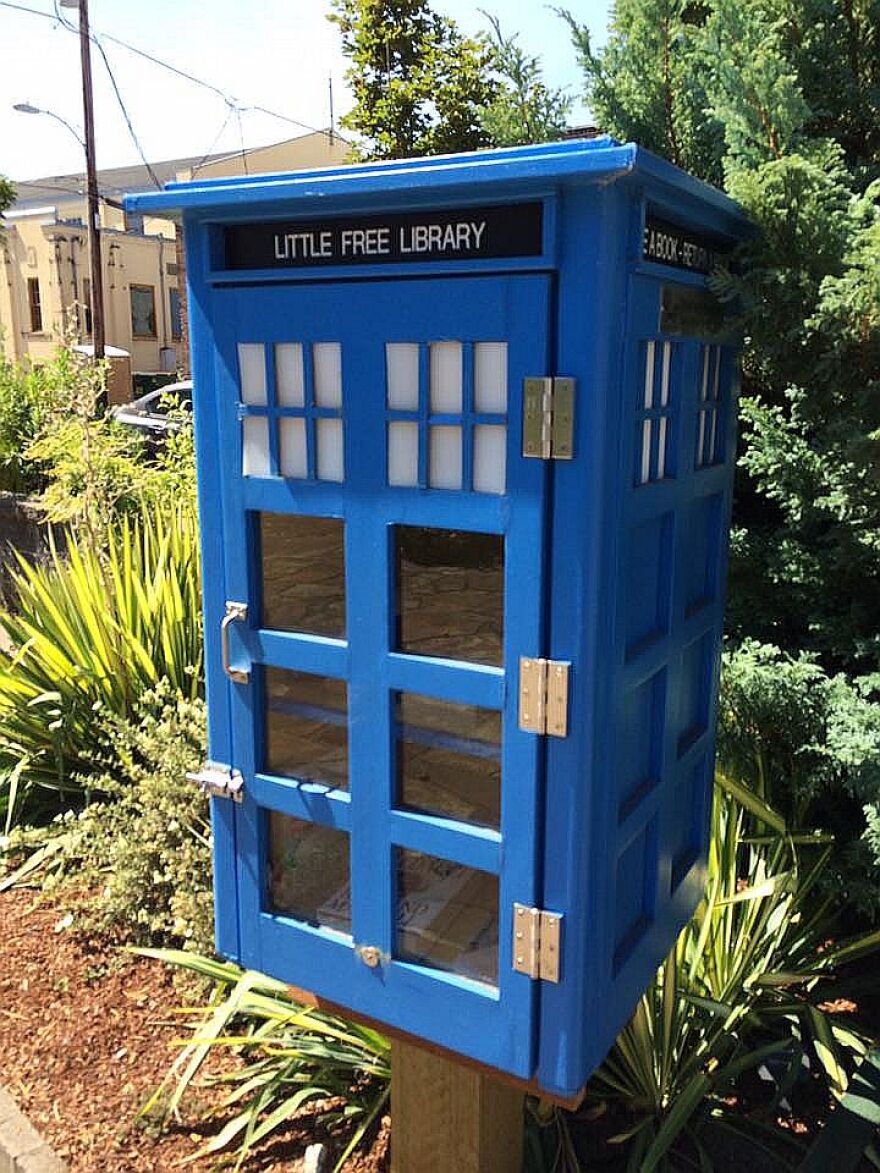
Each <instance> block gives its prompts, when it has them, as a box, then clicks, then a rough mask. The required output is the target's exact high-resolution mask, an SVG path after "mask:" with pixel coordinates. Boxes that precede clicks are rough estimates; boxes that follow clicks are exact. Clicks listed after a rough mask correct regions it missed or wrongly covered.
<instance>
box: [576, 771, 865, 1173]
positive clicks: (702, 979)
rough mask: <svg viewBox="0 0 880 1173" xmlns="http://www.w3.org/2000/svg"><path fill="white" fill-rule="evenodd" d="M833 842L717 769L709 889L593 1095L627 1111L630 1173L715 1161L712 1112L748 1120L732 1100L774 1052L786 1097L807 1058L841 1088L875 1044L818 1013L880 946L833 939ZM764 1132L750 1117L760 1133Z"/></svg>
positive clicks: (623, 1139)
mask: <svg viewBox="0 0 880 1173" xmlns="http://www.w3.org/2000/svg"><path fill="white" fill-rule="evenodd" d="M830 851H831V843H830V839H829V837H828V836H822V835H802V836H794V835H792V834H791V833H790V832H789V830H788V828H787V827H786V825H785V823H784V821H783V820H782V819H781V818H780V816H779V815H778V814H777V813H776V812H775V811H773V810H772V809H771V808H770V807H769V806H768V805H767V804H766V803H765V802H764V801H763V799H762V798H761V797H760V796H758V795H755V794H753V793H752V792H750V791H748V790H746V789H745V788H744V787H742V786H740V785H739V784H738V783H736V782H735V781H734V780H732V779H729V778H724V777H719V779H718V786H717V787H716V799H715V805H714V809H713V816H712V834H711V840H710V849H709V865H708V884H707V888H706V893H705V896H704V898H703V900H702V902H701V903H700V906H699V908H698V909H697V911H696V913H695V915H694V917H693V919H692V920H691V922H690V924H689V925H688V926H687V928H686V929H685V930H684V932H683V933H682V934H681V936H680V937H679V939H678V941H677V943H676V945H675V947H674V949H673V950H672V952H671V953H670V954H669V956H668V958H667V959H666V961H665V962H664V964H663V965H662V966H661V968H660V970H659V971H658V974H657V977H656V979H655V981H654V982H653V983H652V985H651V986H650V988H649V989H648V990H647V991H646V992H645V994H644V996H643V997H642V999H641V1000H640V1002H639V1005H638V1007H637V1008H636V1012H635V1014H634V1016H633V1018H632V1020H631V1021H630V1023H629V1024H628V1025H627V1026H626V1027H625V1028H624V1030H623V1031H622V1032H621V1034H620V1035H619V1037H618V1039H617V1042H616V1043H615V1045H614V1047H613V1049H612V1051H611V1052H610V1054H609V1055H608V1057H607V1059H606V1060H605V1062H604V1063H603V1065H602V1067H601V1068H600V1069H599V1071H598V1072H597V1074H596V1076H595V1077H594V1079H593V1081H592V1082H591V1085H590V1088H589V1098H590V1100H591V1101H592V1103H593V1105H595V1104H596V1102H597V1101H598V1102H601V1103H605V1104H608V1103H609V1102H611V1101H615V1102H617V1103H618V1104H620V1105H622V1106H623V1107H624V1109H625V1110H626V1112H627V1114H628V1115H629V1116H630V1119H631V1123H630V1125H629V1127H627V1128H626V1129H625V1130H624V1131H623V1132H621V1133H620V1134H619V1135H618V1136H616V1137H615V1138H614V1140H615V1141H616V1142H617V1143H619V1144H622V1145H623V1144H625V1146H626V1153H627V1169H628V1170H631V1171H632V1173H636V1171H638V1173H652V1171H653V1170H654V1169H658V1168H663V1169H667V1168H675V1167H682V1166H692V1167H695V1168H701V1169H710V1168H711V1167H712V1164H711V1160H710V1156H709V1153H708V1151H707V1148H706V1145H705V1143H704V1142H705V1136H704V1134H703V1128H704V1125H705V1123H706V1120H707V1118H708V1117H709V1116H713V1117H714V1118H716V1119H718V1118H722V1117H724V1115H725V1113H727V1114H728V1116H729V1119H728V1121H727V1124H729V1125H730V1126H734V1125H735V1126H736V1127H739V1126H740V1122H739V1121H735V1120H734V1119H733V1117H732V1116H730V1113H729V1112H728V1109H729V1108H730V1107H731V1106H732V1105H731V1104H730V1103H729V1102H728V1100H727V1098H728V1097H729V1096H730V1093H731V1091H732V1090H734V1089H735V1085H736V1081H737V1079H738V1078H739V1077H741V1076H742V1075H743V1074H744V1073H745V1072H747V1071H754V1070H756V1069H757V1068H759V1067H761V1066H762V1065H764V1064H766V1063H768V1062H769V1064H770V1066H771V1067H772V1068H774V1069H781V1070H782V1075H781V1076H780V1077H779V1079H778V1081H777V1090H776V1099H777V1101H778V1100H781V1099H782V1098H783V1096H784V1095H785V1094H786V1093H787V1092H788V1091H790V1089H791V1087H792V1086H793V1085H794V1082H795V1080H796V1078H797V1077H798V1075H799V1073H800V1072H801V1070H802V1067H803V1064H804V1061H805V1060H806V1062H807V1064H808V1065H809V1067H810V1069H811V1070H812V1071H814V1072H816V1073H817V1074H818V1075H819V1077H821V1078H822V1079H824V1081H825V1083H826V1085H827V1088H828V1090H829V1092H830V1093H831V1094H832V1095H833V1096H836V1097H840V1096H842V1095H843V1094H844V1093H845V1092H846V1088H847V1085H848V1080H849V1073H850V1072H851V1070H852V1068H853V1066H854V1064H855V1062H857V1061H858V1059H860V1058H861V1057H862V1056H864V1054H865V1053H866V1051H867V1044H866V1040H865V1039H864V1038H863V1037H862V1036H861V1035H860V1034H859V1033H858V1031H857V1030H856V1029H851V1028H850V1027H849V1026H844V1025H842V1024H841V1023H840V1022H839V1021H838V1020H836V1019H835V1018H833V1017H832V1016H831V1015H829V1014H827V1013H825V1012H824V1011H823V1010H822V1009H821V1003H822V1001H823V997H827V994H824V995H823V993H820V989H822V988H823V983H825V986H824V988H825V989H827V981H828V980H829V979H831V978H833V976H834V974H835V971H836V969H837V967H839V966H840V965H842V964H844V963H845V962H849V961H853V960H856V959H857V958H859V957H861V956H863V955H865V954H866V953H868V952H870V951H872V950H874V949H877V948H878V947H880V932H875V933H871V934H867V935H865V936H862V937H860V938H859V939H858V940H855V941H852V942H849V943H847V944H844V945H839V946H835V945H833V944H831V943H830V942H829V940H828V935H829V925H830V924H831V919H830V914H831V910H830V906H829V901H828V900H827V899H823V898H821V897H819V895H818V888H817V885H818V880H819V878H820V876H821V874H822V871H823V869H824V867H825V866H826V864H827V861H828V857H829V854H830ZM805 856H806V857H810V862H809V863H808V864H807V865H805V864H804V858H805ZM758 1130H759V1126H758V1125H757V1123H756V1122H755V1121H752V1122H750V1127H749V1132H750V1139H751V1142H752V1143H763V1142H762V1141H760V1140H758V1139H757V1132H758ZM778 1139H779V1138H778V1137H777V1140H778Z"/></svg>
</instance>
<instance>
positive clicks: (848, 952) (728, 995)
mask: <svg viewBox="0 0 880 1173" xmlns="http://www.w3.org/2000/svg"><path fill="white" fill-rule="evenodd" d="M830 847H831V844H830V841H829V837H828V836H823V835H819V836H816V835H794V834H792V833H791V831H790V829H789V828H788V827H787V826H786V824H785V822H784V820H783V819H782V818H781V817H780V816H779V815H778V814H777V813H776V812H775V811H774V810H772V808H771V807H770V806H769V805H767V803H766V802H765V801H764V799H763V798H762V797H761V796H760V795H756V794H754V793H753V792H752V791H750V790H748V789H746V788H745V787H743V786H741V785H740V784H738V783H737V782H735V781H733V780H731V779H729V778H719V779H718V785H717V787H716V801H715V806H714V810H713V819H712V835H711V844H710V854H709V866H708V883H707V888H706V894H705V896H704V898H703V901H702V902H701V904H700V906H699V908H698V909H697V911H696V913H695V915H694V917H693V919H692V921H691V922H690V924H689V925H688V927H687V928H686V929H685V930H684V932H683V933H682V934H681V936H680V938H679V940H678V942H677V943H676V945H675V948H674V949H673V950H672V952H671V953H670V955H669V957H668V958H667V960H666V962H665V963H664V965H663V966H661V968H660V970H659V971H658V974H657V977H656V980H655V981H654V982H653V983H652V985H651V986H650V988H649V989H648V990H647V991H646V993H645V995H644V996H643V998H642V999H641V1001H640V1003H639V1005H638V1007H637V1008H636V1012H635V1014H634V1016H633V1018H632V1020H631V1021H630V1023H629V1024H628V1025H627V1026H626V1027H625V1028H624V1030H623V1031H622V1032H621V1034H620V1035H619V1037H618V1039H617V1042H616V1043H615V1046H614V1047H613V1049H612V1051H611V1053H610V1054H609V1056H608V1057H607V1059H606V1060H605V1062H604V1063H603V1065H602V1067H601V1068H600V1069H599V1071H598V1072H597V1074H596V1075H595V1076H594V1078H593V1080H592V1081H591V1083H590V1086H589V1089H588V1098H587V1105H586V1111H587V1112H589V1113H593V1114H595V1113H597V1112H602V1111H606V1110H608V1109H609V1108H610V1107H611V1106H612V1105H614V1106H616V1108H617V1109H618V1111H619V1112H620V1114H621V1115H622V1116H623V1118H624V1119H625V1120H626V1125H625V1126H624V1127H623V1129H622V1131H620V1132H619V1133H618V1134H617V1135H616V1136H615V1137H613V1138H612V1140H613V1142H614V1143H616V1144H617V1145H619V1146H620V1151H621V1154H622V1158H623V1160H624V1161H625V1162H626V1165H627V1168H628V1170H630V1171H631V1173H651V1171H652V1170H654V1169H667V1170H671V1169H675V1168H687V1167H691V1166H693V1167H695V1168H703V1169H706V1168H711V1165H709V1164H706V1162H707V1161H708V1160H709V1155H708V1151H707V1147H706V1143H705V1130H706V1129H707V1126H708V1124H709V1123H710V1122H712V1123H717V1117H718V1116H719V1115H721V1116H724V1115H725V1114H726V1118H724V1119H723V1121H722V1123H723V1126H725V1127H731V1128H741V1127H743V1128H747V1135H748V1139H749V1142H750V1143H753V1144H763V1145H765V1146H769V1147H770V1149H771V1151H772V1152H773V1157H774V1159H775V1160H776V1161H777V1163H778V1164H779V1167H784V1166H785V1161H784V1159H783V1157H781V1156H780V1152H779V1146H780V1145H783V1146H784V1144H785V1138H784V1137H781V1136H779V1135H775V1136H770V1137H765V1136H763V1135H761V1132H760V1125H759V1124H758V1123H756V1122H754V1121H748V1122H746V1121H743V1120H741V1119H739V1118H737V1117H736V1116H735V1113H733V1112H731V1111H730V1110H729V1108H730V1106H729V1105H728V1104H727V1103H726V1100H727V1098H728V1097H729V1096H730V1093H731V1091H732V1090H733V1089H735V1087H736V1083H737V1080H738V1079H739V1078H740V1077H741V1076H742V1075H743V1074H744V1073H746V1072H749V1071H752V1070H754V1069H756V1068H757V1067H759V1066H760V1065H761V1064H762V1063H765V1062H767V1061H768V1060H772V1058H773V1057H775V1056H781V1057H782V1059H783V1060H784V1062H783V1063H782V1067H783V1068H784V1074H783V1075H782V1076H781V1077H780V1078H779V1081H778V1086H777V1090H776V1097H777V1099H781V1098H782V1097H783V1096H784V1095H786V1094H787V1093H788V1092H789V1091H790V1088H791V1086H792V1085H793V1083H794V1080H795V1079H796V1077H797V1075H798V1073H799V1072H800V1070H801V1065H802V1058H803V1057H804V1056H808V1057H809V1059H810V1062H811V1067H812V1070H814V1071H816V1072H817V1073H818V1076H819V1077H820V1078H821V1079H823V1080H824V1082H825V1086H826V1087H827V1089H828V1091H829V1093H830V1095H832V1096H834V1097H837V1098H839V1097H841V1096H843V1095H844V1094H845V1092H846V1090H847V1087H848V1083H849V1078H850V1072H851V1071H852V1069H853V1067H854V1066H855V1064H856V1063H857V1062H858V1060H859V1059H861V1058H862V1057H863V1056H864V1055H865V1054H866V1052H867V1049H868V1044H867V1041H866V1040H865V1039H864V1038H863V1037H862V1036H861V1035H860V1034H859V1032H858V1030H856V1029H854V1028H851V1027H849V1026H844V1025H842V1024H841V1023H840V1022H839V1021H837V1020H835V1018H834V1017H833V1016H832V1015H831V1014H829V1013H826V1012H825V1011H824V1010H823V1009H822V1008H821V1007H822V1003H823V1001H824V1000H825V998H827V997H828V992H827V991H828V985H829V983H830V981H832V980H833V978H834V975H835V973H836V971H837V969H838V968H839V967H840V966H842V965H844V964H845V963H848V962H851V961H855V960H857V959H858V958H859V957H862V956H864V955H866V954H867V953H868V952H870V951H871V950H874V949H877V948H880V932H875V933H872V934H869V935H865V936H862V937H860V938H858V939H857V940H854V941H851V942H847V943H844V944H837V945H830V944H829V943H828V942H829V934H830V932H831V909H830V905H829V901H828V899H827V898H823V897H821V896H820V894H819V888H818V881H819V878H820V876H821V875H822V872H823V869H824V868H825V866H826V864H827V860H828V855H829V851H830ZM147 955H148V956H151V957H157V958H159V959H161V960H164V961H167V962H170V963H172V964H174V965H182V966H185V967H187V968H189V969H191V970H194V971H195V972H197V973H200V974H201V975H202V976H204V977H207V978H210V979H212V980H214V981H217V982H219V983H220V987H219V990H220V992H219V994H218V995H217V996H216V997H215V999H214V1001H213V1002H212V1004H211V1005H210V1006H209V1007H208V1008H207V1010H206V1009H204V1008H203V1009H200V1010H191V1011H190V1013H191V1014H194V1015H195V1018H196V1026H195V1032H194V1034H195V1037H194V1038H193V1039H191V1040H188V1041H187V1043H186V1046H185V1050H184V1051H183V1053H182V1054H181V1056H180V1057H178V1059H177V1061H176V1062H175V1064H174V1066H173V1067H172V1069H171V1071H170V1072H169V1074H168V1077H167V1078H166V1081H165V1083H164V1084H163V1086H162V1088H160V1090H159V1092H158V1093H157V1095H156V1097H154V1099H153V1101H151V1104H150V1105H149V1107H150V1109H151V1110H152V1109H154V1108H155V1107H156V1104H157V1103H162V1102H164V1104H165V1114H166V1116H167V1115H168V1114H169V1113H174V1112H176V1111H177V1110H178V1108H179V1107H180V1104H181V1100H182V1098H183V1096H184V1094H185V1093H186V1091H187V1089H188V1088H189V1087H190V1085H191V1084H192V1082H193V1080H194V1078H195V1077H196V1075H197V1073H198V1072H199V1070H200V1069H201V1067H202V1064H203V1063H204V1062H205V1060H206V1058H207V1057H208V1055H209V1053H210V1052H211V1050H212V1049H214V1048H215V1047H222V1048H232V1049H240V1050H241V1051H242V1052H243V1054H244V1056H245V1066H244V1068H243V1069H242V1070H239V1071H236V1072H234V1073H233V1074H231V1075H229V1076H224V1077H223V1080H222V1081H221V1082H225V1083H227V1084H229V1085H231V1091H230V1093H229V1096H228V1097H227V1098H226V1099H225V1100H224V1102H223V1105H222V1110H223V1111H224V1112H228V1111H232V1110H233V1109H234V1110H235V1114H234V1115H233V1117H232V1119H230V1120H229V1121H228V1122H227V1123H226V1125H225V1126H224V1128H223V1129H222V1131H220V1132H219V1133H218V1135H217V1136H216V1137H215V1138H214V1139H213V1140H212V1141H211V1142H210V1146H209V1148H210V1151H211V1152H217V1151H220V1150H221V1149H223V1148H226V1147H230V1146H232V1145H234V1144H237V1145H238V1159H239V1162H240V1161H241V1160H243V1159H244V1156H245V1155H246V1152H247V1151H250V1149H252V1147H253V1145H254V1144H256V1143H257V1142H258V1140H262V1139H264V1138H265V1137H266V1136H267V1135H268V1134H269V1133H270V1132H271V1131H272V1130H273V1129H275V1128H277V1127H279V1126H280V1125H281V1124H283V1123H285V1122H286V1121H288V1120H289V1119H290V1118H291V1116H292V1115H293V1114H294V1113H295V1112H296V1111H298V1110H299V1108H300V1107H302V1106H304V1105H305V1104H306V1103H308V1102H309V1101H311V1100H317V1099H320V1098H321V1097H322V1096H323V1097H324V1098H326V1097H327V1096H328V1095H331V1094H332V1095H339V1096H343V1097H346V1096H348V1097H351V1095H352V1093H351V1090H350V1089H351V1087H352V1086H357V1084H358V1079H359V1078H360V1077H361V1076H363V1077H364V1078H366V1079H367V1081H368V1082H367V1085H366V1086H367V1088H368V1094H367V1095H366V1098H365V1096H364V1094H363V1093H355V1095H354V1098H353V1099H352V1100H351V1105H352V1106H351V1107H350V1111H351V1112H352V1113H353V1114H354V1115H356V1116H357V1118H358V1119H359V1121H360V1122H361V1125H362V1126H363V1127H362V1128H361V1129H359V1130H358V1132H357V1133H356V1136H357V1138H358V1139H360V1138H361V1137H362V1136H363V1132H364V1130H365V1129H366V1127H368V1125H369V1123H370V1122H372V1120H374V1119H375V1118H376V1115H377V1113H378V1112H380V1111H381V1110H382V1107H383V1106H384V1104H385V1102H386V1099H385V1097H386V1096H387V1087H386V1085H385V1084H384V1082H383V1081H386V1080H387V1074H388V1044H387V1042H386V1041H385V1040H384V1039H382V1038H381V1036H379V1035H377V1034H376V1033H375V1032H373V1031H365V1030H364V1029H363V1028H360V1027H355V1026H350V1025H349V1024H345V1023H342V1022H340V1021H339V1020H336V1019H327V1018H326V1017H325V1016H322V1015H321V1014H320V1013H318V1012H314V1011H303V1009H302V1008H301V1007H300V1006H298V1005H297V1004H296V1003H295V1002H294V1001H293V1000H292V999H291V996H290V993H289V991H288V989H287V987H286V986H284V984H283V983H280V982H276V981H273V980H272V979H269V978H264V977H261V976H260V975H258V974H255V973H243V972H242V971H241V970H240V969H238V968H237V967H236V966H230V965H221V964H218V963H217V962H213V961H210V960H209V959H206V958H194V957H193V956H192V955H190V954H181V953H174V952H167V951H166V952H162V951H153V952H149V953H148V954H147ZM301 1032H303V1033H302V1035H301ZM337 1034H338V1035H340V1036H341V1037H337ZM316 1035H317V1036H319V1037H318V1038H316V1037H315V1036H316ZM328 1038H329V1039H333V1040H334V1043H333V1048H332V1049H331V1053H330V1054H329V1055H328V1053H327V1050H326V1048H327V1039H328ZM331 1059H332V1063H331ZM326 1063H331V1065H330V1067H329V1068H328V1067H327V1066H326V1065H325V1064H326ZM373 1081H375V1082H373ZM172 1089H173V1090H172ZM334 1111H335V1109H334ZM529 1122H530V1128H529V1131H528V1145H527V1161H528V1162H530V1164H529V1168H531V1169H533V1170H541V1171H542V1173H546V1171H547V1170H553V1171H554V1173H576V1171H577V1169H578V1163H577V1156H576V1150H575V1144H574V1141H573V1139H572V1135H571V1129H570V1117H568V1116H567V1114H565V1113H557V1112H547V1111H544V1110H543V1109H542V1108H541V1106H540V1105H533V1106H532V1111H531V1113H530V1115H529ZM349 1151H350V1150H347V1151H346V1154H347V1153H348V1152H349ZM340 1167H341V1166H340V1165H337V1168H340Z"/></svg>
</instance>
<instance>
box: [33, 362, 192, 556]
mask: <svg viewBox="0 0 880 1173" xmlns="http://www.w3.org/2000/svg"><path fill="white" fill-rule="evenodd" d="M44 371H45V378H46V379H47V380H48V381H49V382H50V383H51V386H52V388H53V391H52V394H51V396H50V397H49V399H48V401H47V407H46V409H45V410H44V412H43V414H42V417H41V421H40V427H39V431H38V432H37V434H36V435H35V437H34V439H33V442H32V443H31V444H30V445H29V447H28V448H27V452H26V453H25V460H26V462H27V463H28V464H29V465H32V466H33V467H34V468H36V469H38V470H40V473H41V475H42V477H43V490H42V492H41V494H40V498H39V502H38V503H39V505H40V506H41V507H42V510H43V513H44V516H45V518H46V520H47V521H49V522H52V523H54V524H63V525H65V526H69V527H71V528H73V529H75V530H76V531H77V533H78V534H79V535H80V536H81V537H82V538H85V539H88V541H89V542H90V543H91V546H92V549H93V550H94V551H95V552H96V553H100V552H101V551H102V549H103V546H104V543H105V540H106V536H107V533H108V531H109V530H111V529H113V528H114V527H115V526H116V525H117V524H118V522H119V519H120V517H122V516H125V515H129V516H130V515H142V514H144V513H146V512H150V511H152V510H154V509H165V508H167V507H168V505H169V504H171V503H172V502H179V501H181V500H183V499H185V500H186V501H187V502H188V503H194V501H195V493H196V481H195V455H194V448H193V437H192V427H191V426H190V424H191V421H190V420H189V418H188V417H187V416H185V415H184V414H183V413H182V412H181V413H180V422H181V423H182V424H183V425H184V426H182V427H181V429H180V431H179V432H178V433H176V434H175V435H173V436H171V437H170V438H169V440H168V442H167V443H166V444H164V445H162V446H161V447H160V449H159V451H158V453H157V455H156V456H155V457H153V456H151V455H150V453H149V452H148V450H147V448H146V446H145V444H144V440H143V437H142V436H141V435H140V434H139V433H138V432H137V431H136V430H134V429H133V428H127V427H125V426H123V425H122V424H118V423H116V421H115V419H114V418H113V416H112V415H110V414H109V413H106V412H104V411H103V410H102V406H101V405H102V402H103V396H104V393H105V386H106V377H107V368H106V364H102V363H97V364H96V363H94V362H91V361H88V360H84V358H83V356H82V355H79V354H77V353H76V352H74V351H73V350H71V349H70V348H69V347H61V348H60V349H59V350H58V351H57V353H56V355H55V357H54V359H53V360H52V362H51V363H49V364H47V366H46V367H45V368H44ZM171 414H173V413H171Z"/></svg>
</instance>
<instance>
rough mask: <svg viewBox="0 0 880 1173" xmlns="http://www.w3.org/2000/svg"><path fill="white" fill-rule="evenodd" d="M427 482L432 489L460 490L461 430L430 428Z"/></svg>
mask: <svg viewBox="0 0 880 1173" xmlns="http://www.w3.org/2000/svg"><path fill="white" fill-rule="evenodd" d="M429 430H430V436H431V446H430V454H429V465H430V473H429V476H428V481H429V483H430V485H431V487H432V488H434V489H460V488H461V428H450V427H436V428H431V429H429Z"/></svg>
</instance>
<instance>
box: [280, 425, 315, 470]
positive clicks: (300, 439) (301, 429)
mask: <svg viewBox="0 0 880 1173" xmlns="http://www.w3.org/2000/svg"><path fill="white" fill-rule="evenodd" d="M278 433H279V439H280V442H281V452H280V456H281V475H282V476H283V477H297V478H299V479H302V478H304V477H306V476H307V475H308V454H307V452H306V421H305V420H304V419H280V420H279V421H278Z"/></svg>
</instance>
